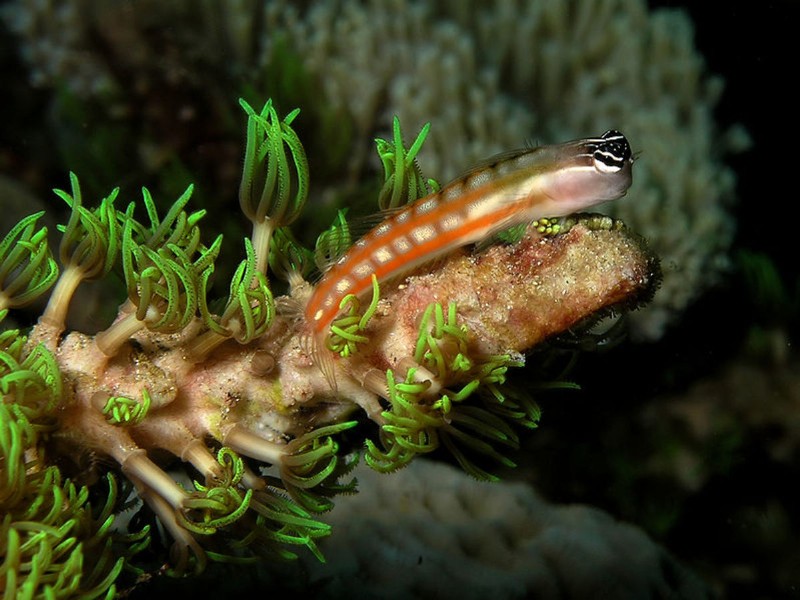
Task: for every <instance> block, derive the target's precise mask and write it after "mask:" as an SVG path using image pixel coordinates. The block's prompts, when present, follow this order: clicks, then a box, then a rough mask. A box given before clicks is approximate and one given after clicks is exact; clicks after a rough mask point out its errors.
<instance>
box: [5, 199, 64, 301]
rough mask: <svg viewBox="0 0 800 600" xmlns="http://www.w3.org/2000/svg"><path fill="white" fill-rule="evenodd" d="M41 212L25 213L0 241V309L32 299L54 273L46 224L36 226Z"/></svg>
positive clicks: (51, 278) (52, 277) (55, 267)
mask: <svg viewBox="0 0 800 600" xmlns="http://www.w3.org/2000/svg"><path fill="white" fill-rule="evenodd" d="M43 214H44V212H38V213H36V214H33V215H30V216H28V217H25V218H24V219H22V220H21V221H20V222H19V223H17V224H16V225H15V226H14V227H12V228H11V231H9V232H8V233H7V234H6V236H5V237H4V238H3V239H2V241H0V311H2V310H5V309H8V308H15V307H18V306H24V305H25V304H28V303H30V302H32V301H34V300H35V299H36V298H38V297H39V296H41V295H42V294H44V293H45V292H47V290H48V289H50V286H52V285H53V283H55V281H56V278H57V277H58V266H57V265H56V262H55V260H54V259H53V255H52V254H51V252H50V248H49V247H48V245H47V228H46V227H41V228H39V229H38V230H37V229H36V221H38V220H39V219H40V218H41V217H42V215H43Z"/></svg>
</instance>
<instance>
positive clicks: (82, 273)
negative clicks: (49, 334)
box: [42, 172, 120, 329]
mask: <svg viewBox="0 0 800 600" xmlns="http://www.w3.org/2000/svg"><path fill="white" fill-rule="evenodd" d="M69 178H70V184H71V186H72V193H71V194H69V193H67V192H65V191H64V190H53V191H54V192H55V194H56V195H57V196H58V197H59V198H61V199H62V200H64V202H66V203H67V204H68V205H69V207H70V208H71V209H72V213H71V215H70V218H69V221H68V222H67V224H66V225H65V226H59V230H60V231H61V232H62V234H63V235H62V238H61V245H60V248H59V256H60V258H61V263H62V264H63V265H64V271H63V272H62V273H61V276H60V277H59V279H58V282H57V283H56V287H55V289H54V290H53V294H52V295H51V297H50V301H49V302H48V304H47V308H46V309H45V311H44V314H43V315H42V320H43V321H45V322H47V323H50V324H52V325H54V326H55V327H56V328H57V329H63V328H64V326H65V325H64V321H65V319H66V316H67V311H68V310H69V304H70V301H71V299H72V296H73V294H74V293H75V289H76V288H77V287H78V285H79V284H80V283H81V282H82V281H87V280H92V279H100V278H102V277H104V276H105V275H107V274H108V272H109V271H110V270H111V268H112V267H113V266H114V264H115V263H116V260H117V255H118V254H119V243H120V239H119V238H120V232H119V223H118V218H117V213H116V210H115V209H114V201H115V200H116V198H117V194H118V193H119V188H116V189H114V190H112V191H111V193H110V194H109V195H108V196H106V197H105V198H103V200H101V201H100V205H99V206H98V207H97V208H96V209H94V210H89V209H87V208H85V207H84V206H83V205H82V202H83V201H82V197H81V189H80V184H79V183H78V177H77V176H76V175H75V173H72V172H70V174H69Z"/></svg>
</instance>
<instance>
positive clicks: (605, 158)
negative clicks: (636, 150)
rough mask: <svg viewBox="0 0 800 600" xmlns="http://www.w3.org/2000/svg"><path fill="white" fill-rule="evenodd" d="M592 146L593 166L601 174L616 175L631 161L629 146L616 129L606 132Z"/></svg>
mask: <svg viewBox="0 0 800 600" xmlns="http://www.w3.org/2000/svg"><path fill="white" fill-rule="evenodd" d="M593 145H594V146H595V148H594V151H593V152H592V158H593V159H594V166H595V168H596V169H597V170H598V171H600V172H601V173H616V172H618V171H620V170H621V169H622V168H623V167H624V166H625V164H626V163H628V162H630V160H631V147H630V144H628V140H627V139H626V138H625V136H624V135H622V134H621V133H620V132H619V131H617V130H616V129H610V130H609V131H606V132H605V133H604V134H603V135H601V136H600V138H599V139H598V140H597V141H596V142H595V143H594V144H593Z"/></svg>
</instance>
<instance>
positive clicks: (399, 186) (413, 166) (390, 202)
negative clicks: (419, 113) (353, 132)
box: [375, 116, 439, 210]
mask: <svg viewBox="0 0 800 600" xmlns="http://www.w3.org/2000/svg"><path fill="white" fill-rule="evenodd" d="M430 127H431V124H430V123H426V124H425V125H424V126H423V127H422V129H421V130H420V132H419V134H417V137H416V139H415V140H414V142H413V143H412V144H411V146H410V147H409V148H408V149H406V148H405V146H404V145H403V134H402V132H401V131H400V119H398V118H397V117H396V116H395V117H394V120H393V121H392V141H388V140H384V139H381V138H376V139H375V146H376V149H377V151H378V157H379V158H380V160H381V164H382V165H383V173H384V183H383V187H382V188H381V191H380V193H379V194H378V207H379V208H380V209H381V210H386V209H390V208H398V207H400V206H403V205H405V204H409V203H411V202H414V201H415V200H418V199H419V198H422V197H423V196H426V195H427V194H428V193H430V192H434V191H437V190H438V189H439V185H438V184H437V183H436V181H435V180H433V179H428V180H426V179H425V178H424V177H423V176H422V171H421V170H420V168H419V165H418V164H417V154H419V151H420V150H421V149H422V145H423V143H424V142H425V138H426V137H428V131H430Z"/></svg>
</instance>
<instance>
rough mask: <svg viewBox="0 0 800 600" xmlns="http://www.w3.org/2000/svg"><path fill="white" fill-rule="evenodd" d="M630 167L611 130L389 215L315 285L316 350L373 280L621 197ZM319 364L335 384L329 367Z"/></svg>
mask: <svg viewBox="0 0 800 600" xmlns="http://www.w3.org/2000/svg"><path fill="white" fill-rule="evenodd" d="M632 165H633V157H632V155H631V148H630V145H629V144H628V140H627V139H626V138H625V136H624V135H622V134H621V133H620V132H619V131H616V130H610V131H606V132H605V133H604V134H602V135H601V136H600V137H593V138H585V139H579V140H574V141H571V142H566V143H563V144H556V145H549V146H539V147H536V148H526V149H523V150H515V151H512V152H507V153H504V154H500V155H498V156H496V157H493V158H492V159H489V160H488V161H485V162H484V163H483V164H481V165H480V166H478V167H475V168H473V169H471V170H470V171H468V172H467V173H465V174H464V175H462V176H461V177H459V178H457V179H456V180H454V181H452V182H451V183H449V184H447V185H446V186H444V187H442V188H441V189H440V190H439V191H437V192H434V193H432V194H429V195H428V196H425V197H424V198H420V199H419V200H417V201H416V202H414V203H412V204H409V205H408V206H406V207H404V208H402V209H401V210H399V211H397V212H394V213H392V214H391V216H389V217H388V218H387V219H386V220H384V221H383V222H381V223H380V224H379V225H377V226H376V227H375V228H373V229H372V230H371V231H369V232H368V233H367V234H366V235H365V236H364V237H362V238H361V239H359V240H358V241H357V242H356V243H355V244H354V245H353V246H352V247H351V248H350V249H349V250H348V251H347V252H346V253H345V254H344V255H343V256H342V257H341V258H340V259H339V260H338V262H336V263H335V264H333V265H332V266H331V267H330V268H329V269H328V270H327V271H326V272H325V274H324V275H323V277H322V279H321V280H320V281H319V283H318V284H317V285H316V287H315V288H314V290H313V292H312V294H311V296H310V298H309V300H308V303H307V304H306V307H305V312H304V314H305V321H306V323H307V324H308V326H309V327H310V329H311V335H312V337H313V340H312V342H313V343H314V345H315V346H316V348H315V349H314V353H315V354H317V355H318V353H319V352H326V353H327V350H320V349H322V348H324V347H325V344H324V342H325V338H326V336H327V335H328V333H329V330H330V326H331V324H332V323H333V322H334V321H335V320H336V318H337V317H338V315H339V313H340V308H339V306H340V303H341V301H342V299H343V298H344V297H345V296H347V295H349V294H354V295H356V296H358V295H361V294H362V293H364V292H366V291H367V290H369V289H371V287H372V278H373V275H374V276H375V277H376V278H377V281H378V282H379V283H380V282H383V281H386V280H388V279H391V278H393V277H396V276H398V275H401V274H403V273H406V272H408V271H410V270H412V269H413V268H414V267H417V266H419V265H420V264H422V263H425V262H427V261H430V260H432V259H434V258H437V257H440V256H442V255H445V254H447V253H449V252H451V251H452V250H455V249H456V248H459V247H461V246H465V245H467V244H472V243H476V242H480V241H482V240H485V239H487V238H488V237H489V236H491V235H492V234H495V233H497V232H499V231H502V230H504V229H507V228H509V227H513V226H514V225H518V224H521V223H525V222H529V221H534V220H537V219H541V218H544V217H561V216H565V215H568V214H571V213H574V212H577V211H581V210H585V209H587V208H589V207H591V206H593V205H595V204H598V203H600V202H604V201H606V200H613V199H616V198H619V197H621V196H623V195H624V194H625V192H626V191H627V190H628V188H629V187H630V185H631V177H632V174H631V170H632ZM317 358H322V361H319V360H317ZM317 358H315V360H317V362H318V363H319V362H326V357H317ZM321 367H322V369H323V371H324V372H325V374H326V377H328V379H329V380H330V379H331V373H329V372H328V371H329V369H327V368H325V366H324V365H321Z"/></svg>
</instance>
